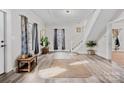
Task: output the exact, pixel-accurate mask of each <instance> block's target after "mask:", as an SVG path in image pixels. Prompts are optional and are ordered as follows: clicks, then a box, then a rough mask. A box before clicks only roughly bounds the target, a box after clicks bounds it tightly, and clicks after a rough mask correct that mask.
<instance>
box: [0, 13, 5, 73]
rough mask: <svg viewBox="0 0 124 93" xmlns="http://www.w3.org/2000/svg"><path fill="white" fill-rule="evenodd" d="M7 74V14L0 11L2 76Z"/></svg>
mask: <svg viewBox="0 0 124 93" xmlns="http://www.w3.org/2000/svg"><path fill="white" fill-rule="evenodd" d="M4 72H5V13H4V12H2V11H0V74H3V73H4Z"/></svg>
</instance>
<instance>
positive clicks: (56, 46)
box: [54, 29, 58, 50]
mask: <svg viewBox="0 0 124 93" xmlns="http://www.w3.org/2000/svg"><path fill="white" fill-rule="evenodd" d="M57 49H58V42H57V29H54V50H57Z"/></svg>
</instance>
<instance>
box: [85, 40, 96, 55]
mask: <svg viewBox="0 0 124 93" xmlns="http://www.w3.org/2000/svg"><path fill="white" fill-rule="evenodd" d="M96 45H97V43H96V42H95V41H88V42H87V43H86V46H87V47H88V48H89V49H88V54H92V55H94V54H95V50H94V49H93V48H94V47H95V46H96Z"/></svg>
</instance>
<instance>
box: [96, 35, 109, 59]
mask: <svg viewBox="0 0 124 93" xmlns="http://www.w3.org/2000/svg"><path fill="white" fill-rule="evenodd" d="M106 34H107V33H105V34H104V35H103V36H102V37H101V38H100V39H99V40H98V42H97V47H96V54H97V55H99V56H101V57H104V58H107V35H106Z"/></svg>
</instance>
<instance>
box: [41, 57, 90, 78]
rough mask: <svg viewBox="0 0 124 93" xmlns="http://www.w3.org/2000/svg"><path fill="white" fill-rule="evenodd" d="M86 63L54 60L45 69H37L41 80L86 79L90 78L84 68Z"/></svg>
mask: <svg viewBox="0 0 124 93" xmlns="http://www.w3.org/2000/svg"><path fill="white" fill-rule="evenodd" d="M86 63H87V62H86V61H76V60H72V59H54V60H53V61H52V63H51V65H50V66H49V68H46V69H39V76H40V77H41V78H88V77H90V76H91V74H90V72H89V71H88V69H87V68H86V67H85V65H84V64H86Z"/></svg>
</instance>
